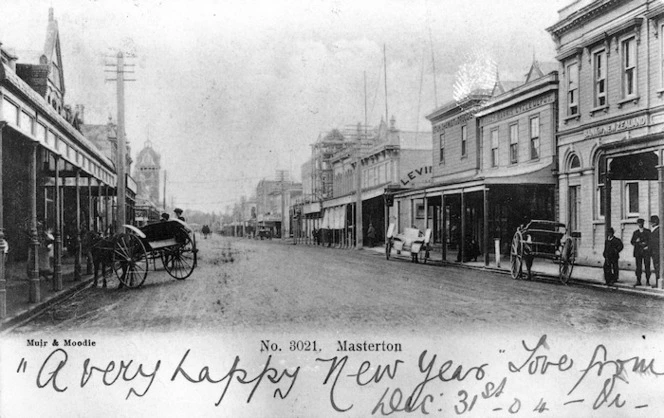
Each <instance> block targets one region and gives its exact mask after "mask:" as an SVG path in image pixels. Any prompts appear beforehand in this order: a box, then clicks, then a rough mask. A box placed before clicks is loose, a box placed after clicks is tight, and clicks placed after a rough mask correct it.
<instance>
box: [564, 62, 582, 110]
mask: <svg viewBox="0 0 664 418" xmlns="http://www.w3.org/2000/svg"><path fill="white" fill-rule="evenodd" d="M578 114H579V65H578V64H577V63H573V64H570V65H568V66H567V116H575V115H578Z"/></svg>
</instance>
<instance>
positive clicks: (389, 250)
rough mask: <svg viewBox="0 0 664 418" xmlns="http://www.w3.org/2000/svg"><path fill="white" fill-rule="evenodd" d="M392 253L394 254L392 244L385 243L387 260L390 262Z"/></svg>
mask: <svg viewBox="0 0 664 418" xmlns="http://www.w3.org/2000/svg"><path fill="white" fill-rule="evenodd" d="M391 253H392V242H390V241H387V242H386V243H385V258H386V259H388V260H389V259H390V255H391Z"/></svg>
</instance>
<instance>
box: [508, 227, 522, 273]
mask: <svg viewBox="0 0 664 418" xmlns="http://www.w3.org/2000/svg"><path fill="white" fill-rule="evenodd" d="M522 266H523V236H522V235H521V231H516V232H515V233H514V238H512V245H511V247H510V272H511V274H512V278H513V279H515V280H516V279H519V278H520V277H521V269H522Z"/></svg>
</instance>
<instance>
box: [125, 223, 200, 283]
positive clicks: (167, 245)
mask: <svg viewBox="0 0 664 418" xmlns="http://www.w3.org/2000/svg"><path fill="white" fill-rule="evenodd" d="M124 227H125V230H126V232H123V233H121V234H119V235H118V236H117V237H116V238H115V244H114V247H113V264H112V268H113V271H115V275H116V276H117V278H118V280H120V282H122V284H124V285H125V286H128V287H139V286H141V285H142V284H143V282H145V278H146V277H147V274H148V268H149V265H150V261H152V265H153V269H154V268H155V265H156V260H157V259H160V260H161V262H162V264H163V266H164V269H165V270H166V271H167V272H168V274H170V275H171V276H172V277H174V278H175V279H178V280H184V279H186V278H187V277H189V276H190V275H191V273H192V272H193V271H194V268H195V267H196V262H197V256H196V254H197V252H198V251H197V249H196V236H195V234H194V231H193V230H192V229H191V228H190V227H189V226H188V225H187V224H186V223H184V222H182V221H180V220H177V219H175V220H171V221H165V222H157V223H152V224H148V225H145V226H143V227H141V228H136V227H135V226H131V225H124Z"/></svg>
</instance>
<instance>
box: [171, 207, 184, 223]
mask: <svg viewBox="0 0 664 418" xmlns="http://www.w3.org/2000/svg"><path fill="white" fill-rule="evenodd" d="M173 212H175V216H177V218H178V219H179V220H181V221H182V222H187V220H186V219H184V216H182V209H180V208H175V209H174V210H173Z"/></svg>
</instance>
